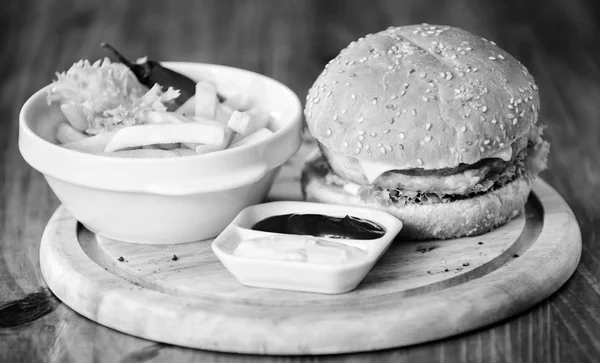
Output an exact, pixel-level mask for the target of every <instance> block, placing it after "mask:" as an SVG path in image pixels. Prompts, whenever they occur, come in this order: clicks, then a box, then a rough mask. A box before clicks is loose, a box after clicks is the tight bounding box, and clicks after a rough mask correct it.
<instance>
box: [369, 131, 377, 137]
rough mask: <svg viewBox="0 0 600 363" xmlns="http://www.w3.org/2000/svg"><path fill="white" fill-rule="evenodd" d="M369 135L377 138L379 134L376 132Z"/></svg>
mask: <svg viewBox="0 0 600 363" xmlns="http://www.w3.org/2000/svg"><path fill="white" fill-rule="evenodd" d="M369 135H371V136H372V137H375V136H377V133H376V132H371V133H370V134H369Z"/></svg>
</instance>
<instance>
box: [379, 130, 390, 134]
mask: <svg viewBox="0 0 600 363" xmlns="http://www.w3.org/2000/svg"><path fill="white" fill-rule="evenodd" d="M381 133H382V134H389V133H390V130H389V129H385V130H383V131H381Z"/></svg>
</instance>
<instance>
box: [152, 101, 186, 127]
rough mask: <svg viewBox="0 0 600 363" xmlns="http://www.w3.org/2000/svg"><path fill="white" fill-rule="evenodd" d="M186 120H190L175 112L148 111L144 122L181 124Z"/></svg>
mask: <svg viewBox="0 0 600 363" xmlns="http://www.w3.org/2000/svg"><path fill="white" fill-rule="evenodd" d="M182 107H183V106H182ZM186 122H190V120H189V119H188V118H187V117H185V116H183V115H181V114H178V113H176V112H166V111H150V112H148V113H147V115H146V124H148V125H166V124H183V123H186Z"/></svg>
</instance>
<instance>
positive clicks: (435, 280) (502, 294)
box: [0, 181, 581, 355]
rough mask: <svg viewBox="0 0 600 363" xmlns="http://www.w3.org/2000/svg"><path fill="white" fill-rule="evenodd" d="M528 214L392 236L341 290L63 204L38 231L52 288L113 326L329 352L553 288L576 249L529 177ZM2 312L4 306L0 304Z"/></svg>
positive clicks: (477, 313) (556, 200)
mask: <svg viewBox="0 0 600 363" xmlns="http://www.w3.org/2000/svg"><path fill="white" fill-rule="evenodd" d="M534 190H535V195H532V196H531V197H530V200H529V202H528V204H527V206H526V213H525V215H522V216H520V217H519V218H517V219H516V220H514V221H512V222H510V223H508V224H506V225H504V226H502V227H501V228H498V229H496V230H494V231H492V232H490V233H487V234H486V235H485V236H478V237H467V238H459V239H454V240H449V241H438V242H430V243H428V244H424V243H423V242H404V241H403V242H402V243H400V242H396V243H394V244H393V245H392V246H391V247H390V249H389V250H388V251H387V252H386V254H385V255H384V257H383V258H382V259H381V260H380V261H379V262H378V263H377V265H376V266H375V268H374V269H373V270H372V271H371V272H370V273H369V275H368V276H367V278H366V279H365V280H364V281H363V282H362V283H361V284H360V286H359V287H358V288H357V289H356V290H354V291H351V292H349V293H346V294H341V295H322V294H313V293H299V292H292V291H280V290H271V289H256V288H249V287H246V286H243V285H241V284H240V283H238V282H237V281H236V280H235V278H234V277H233V276H231V275H230V274H229V272H228V271H227V270H226V269H225V267H224V266H223V265H222V264H221V263H220V262H219V260H218V259H217V257H216V256H215V255H214V254H213V253H212V251H211V248H210V243H211V241H201V242H194V243H186V244H179V245H170V246H151V245H148V246H145V245H138V244H128V243H123V242H118V241H113V240H106V239H102V238H100V239H98V238H96V237H95V236H94V235H93V234H92V233H91V232H89V231H87V230H86V229H85V228H83V227H82V226H81V225H79V224H78V223H77V221H76V220H75V219H74V218H73V216H72V215H71V214H70V213H69V212H68V211H67V210H66V209H65V208H64V207H60V208H59V209H58V210H57V211H56V212H55V214H54V215H53V216H52V218H51V219H50V222H49V223H48V227H47V228H46V230H45V231H44V235H43V237H42V244H41V250H40V264H41V269H42V273H43V275H44V279H45V281H46V283H47V284H48V286H49V287H50V289H51V290H52V291H53V292H54V293H55V294H56V295H57V296H58V297H59V298H60V299H61V300H62V301H63V302H64V303H65V304H67V305H68V306H70V307H71V308H73V309H74V310H75V311H77V312H79V313H80V314H82V315H84V316H86V317H88V318H90V319H92V320H94V321H96V322H99V323H101V324H102V325H106V326H108V327H112V328H114V329H116V330H119V331H123V332H126V333H129V334H131V335H135V336H140V337H143V338H147V339H150V340H155V341H160V342H164V343H171V344H177V345H182V346H187V347H191V348H201V349H209V350H217V351H224V352H230V353H255V354H270V355H273V354H294V355H297V354H333V353H348V352H360V351H370V350H374V349H383V348H393V347H398V346H404V345H410V344H416V343H422V342H425V341H430V340H434V339H439V338H444V337H448V336H452V335H456V334H460V333H463V332H465V331H469V330H473V329H476V328H480V327H482V326H485V325H487V324H491V323H494V322H496V321H498V320H502V319H505V318H507V317H510V316H511V315H513V314H516V313H519V312H521V311H523V310H525V309H527V308H529V307H530V306H531V305H533V304H535V303H537V302H539V301H541V300H542V299H544V298H546V297H547V296H549V295H550V294H552V293H553V292H555V291H556V290H557V289H558V288H559V287H560V286H561V285H562V284H563V283H564V282H565V281H566V280H567V279H568V278H569V277H570V276H571V274H572V273H573V271H574V270H575V268H576V266H577V264H578V262H579V258H580V255H581V235H580V231H579V226H578V225H577V222H576V220H575V218H574V216H573V214H572V212H571V210H570V209H569V207H568V205H567V204H566V203H565V202H564V200H562V198H561V197H560V196H559V195H558V194H557V193H556V192H555V191H554V190H553V189H552V188H551V187H549V186H548V185H547V184H545V183H544V182H541V181H540V182H538V183H536V185H535V187H534ZM0 312H1V311H0Z"/></svg>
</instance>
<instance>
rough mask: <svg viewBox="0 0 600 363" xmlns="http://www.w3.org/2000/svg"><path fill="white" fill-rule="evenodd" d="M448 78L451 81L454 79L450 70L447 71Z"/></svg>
mask: <svg viewBox="0 0 600 363" xmlns="http://www.w3.org/2000/svg"><path fill="white" fill-rule="evenodd" d="M446 79H447V80H448V81H449V80H451V79H452V73H450V72H448V73H446Z"/></svg>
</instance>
